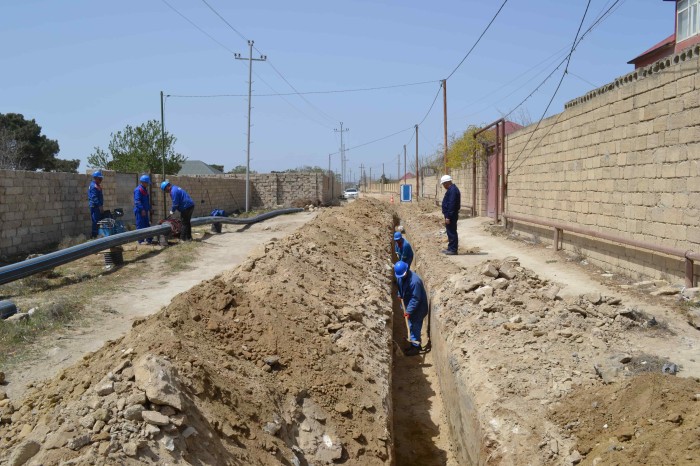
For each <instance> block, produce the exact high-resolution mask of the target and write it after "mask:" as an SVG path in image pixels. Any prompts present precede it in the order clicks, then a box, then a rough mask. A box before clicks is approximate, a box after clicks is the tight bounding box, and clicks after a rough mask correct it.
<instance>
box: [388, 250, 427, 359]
mask: <svg viewBox="0 0 700 466" xmlns="http://www.w3.org/2000/svg"><path fill="white" fill-rule="evenodd" d="M394 275H395V276H396V284H397V287H398V291H399V292H398V298H399V299H401V300H402V301H403V316H404V318H405V319H406V322H407V324H408V339H409V341H410V345H409V346H408V347H407V348H406V349H405V350H404V354H406V356H415V355H417V354H418V353H420V350H421V330H422V329H423V319H425V316H427V315H428V293H426V292H425V286H424V285H423V280H422V279H421V278H420V276H419V275H418V274H417V273H415V272H412V271H411V270H410V269H409V268H408V264H407V263H405V262H403V261H398V262H397V263H396V264H395V265H394Z"/></svg>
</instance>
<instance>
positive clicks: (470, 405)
mask: <svg viewBox="0 0 700 466" xmlns="http://www.w3.org/2000/svg"><path fill="white" fill-rule="evenodd" d="M397 211H398V214H399V215H400V216H401V219H402V223H403V225H404V227H405V228H406V231H407V234H408V235H409V239H410V241H411V243H412V244H413V245H414V247H415V248H416V249H417V251H418V252H417V256H419V257H421V258H423V259H424V260H422V261H420V262H419V266H418V267H419V268H420V271H421V275H422V276H423V278H424V279H425V280H426V282H427V283H429V284H431V285H432V292H433V316H434V319H433V328H434V332H435V334H436V335H439V340H440V341H439V342H436V343H434V346H435V345H436V344H438V343H439V344H440V345H444V346H442V347H441V346H438V347H437V350H438V351H440V353H441V358H439V359H437V360H436V363H437V365H438V370H439V371H440V367H441V365H443V367H442V370H441V372H440V373H441V376H442V378H441V380H440V384H441V388H442V392H443V393H442V395H443V401H444V402H445V403H446V404H450V403H454V404H455V405H456V406H455V409H453V410H450V412H449V413H448V417H449V418H450V422H451V427H452V431H453V438H454V440H455V442H456V443H457V444H458V445H459V446H460V447H459V456H460V458H461V459H462V462H463V463H465V464H466V463H468V462H471V463H473V464H514V465H519V464H557V465H558V464H564V465H572V464H578V463H580V462H582V461H583V462H584V463H586V464H591V462H592V461H593V460H594V459H596V458H597V457H602V458H603V461H602V462H598V464H601V465H602V464H606V465H607V464H613V465H614V464H684V462H693V464H700V455H699V453H700V452H698V449H699V448H700V428H699V427H698V425H699V423H698V411H699V410H700V401H693V400H694V399H697V398H698V397H700V395H697V396H696V394H697V393H700V389H699V387H698V383H697V382H696V381H694V380H693V379H684V378H681V377H680V376H673V375H664V374H661V371H662V369H663V368H664V367H665V366H666V367H671V369H669V371H670V372H673V370H672V365H671V362H670V361H668V360H665V361H662V360H660V359H659V358H658V357H649V356H648V355H644V354H634V353H632V354H629V353H628V351H629V348H631V347H635V346H638V345H636V344H634V343H635V342H637V341H638V339H639V338H640V337H648V336H653V337H655V338H658V339H662V338H663V339H667V338H673V335H672V333H671V332H670V331H669V330H668V329H667V328H665V326H664V325H663V323H659V322H657V321H656V320H654V319H651V318H650V316H648V315H647V314H646V313H645V312H644V311H643V310H641V309H637V308H635V307H634V306H630V305H627V304H626V302H625V301H626V300H625V299H624V297H622V296H605V295H604V294H601V293H597V292H591V293H588V294H585V295H579V296H567V297H565V298H562V297H561V296H560V295H559V291H560V286H562V284H557V283H554V282H552V281H550V280H548V279H545V278H543V277H541V276H539V275H538V274H537V273H536V272H535V271H533V270H530V269H527V268H525V267H522V266H521V264H520V261H519V259H518V258H517V257H499V256H498V251H489V252H488V253H487V254H489V256H490V259H488V260H485V261H483V262H482V263H481V264H480V265H478V266H476V267H462V268H460V267H458V266H457V263H456V261H455V260H454V259H451V258H447V257H445V256H442V255H441V254H439V252H438V251H439V250H440V249H442V248H444V244H445V236H444V234H441V230H442V229H443V226H442V217H441V215H439V213H437V212H436V209H435V208H434V207H433V206H430V205H427V204H426V203H422V204H420V205H418V206H407V205H401V206H399V207H398V208H397ZM469 246H470V245H469V238H468V237H463V238H460V251H461V253H462V254H464V253H465V252H464V251H465V250H468V249H469ZM487 257H488V256H487ZM426 258H429V259H428V260H425V259H426ZM485 258H486V257H485ZM646 371H655V372H656V373H654V374H643V373H644V372H646ZM640 374H643V375H641V376H640ZM681 374H682V371H681ZM607 384H610V385H607ZM594 405H595V406H597V408H595V407H594ZM552 413H557V415H556V416H552V415H551V414H552ZM613 419H614V422H613ZM606 423H607V424H608V429H607V430H605V429H604V428H603V425H604V424H606ZM622 425H624V426H625V428H626V429H628V431H630V432H632V434H633V435H632V437H631V440H627V441H626V443H625V442H620V441H618V440H615V441H614V442H610V441H609V440H608V437H615V431H616V430H617V429H618V428H619V427H620V426H622ZM610 429H613V430H612V431H610ZM612 447H614V448H613V449H612V450H611V448H612ZM645 456H646V457H648V458H649V459H648V460H646V461H647V462H646V463H644V462H643V461H642V459H643V458H645Z"/></svg>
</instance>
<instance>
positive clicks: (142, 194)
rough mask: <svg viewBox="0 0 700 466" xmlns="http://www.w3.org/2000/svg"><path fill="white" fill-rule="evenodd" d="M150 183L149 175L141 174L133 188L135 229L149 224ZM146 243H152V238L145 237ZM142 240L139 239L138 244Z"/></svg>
mask: <svg viewBox="0 0 700 466" xmlns="http://www.w3.org/2000/svg"><path fill="white" fill-rule="evenodd" d="M149 184H151V177H150V176H148V175H142V176H141V178H139V185H138V186H136V189H134V216H135V217H136V229H137V230H140V229H141V228H148V227H150V226H151V220H150V214H151V195H150V193H149V192H148V185H149ZM145 241H146V243H147V244H153V238H146V240H145ZM143 242H144V240H143V239H140V240H139V244H143Z"/></svg>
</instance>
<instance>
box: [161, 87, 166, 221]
mask: <svg viewBox="0 0 700 466" xmlns="http://www.w3.org/2000/svg"><path fill="white" fill-rule="evenodd" d="M160 146H161V151H162V156H163V179H162V180H161V182H163V181H165V99H164V97H163V91H160ZM166 209H167V207H166V204H165V191H163V218H165V213H166V212H167V210H166Z"/></svg>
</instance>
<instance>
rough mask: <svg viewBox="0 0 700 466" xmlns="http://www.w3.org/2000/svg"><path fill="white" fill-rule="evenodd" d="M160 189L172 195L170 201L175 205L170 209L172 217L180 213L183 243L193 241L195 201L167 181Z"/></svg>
mask: <svg viewBox="0 0 700 466" xmlns="http://www.w3.org/2000/svg"><path fill="white" fill-rule="evenodd" d="M160 189H162V190H163V191H164V192H165V193H168V194H170V199H171V200H172V201H173V205H172V207H171V208H170V212H169V213H170V215H172V214H174V213H175V211H176V210H177V211H179V212H180V219H181V220H182V228H181V229H180V239H181V240H182V241H191V240H192V224H191V223H190V220H192V212H193V211H194V201H193V200H192V198H191V197H190V195H189V194H187V191H185V190H184V189H182V188H181V187H179V186H175V185H174V184H171V183H170V181H168V180H165V181H163V182H162V183H161V184H160Z"/></svg>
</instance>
